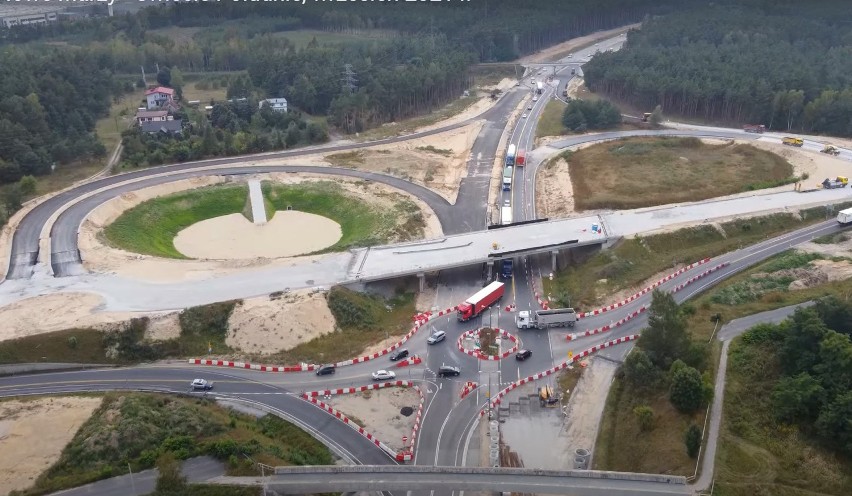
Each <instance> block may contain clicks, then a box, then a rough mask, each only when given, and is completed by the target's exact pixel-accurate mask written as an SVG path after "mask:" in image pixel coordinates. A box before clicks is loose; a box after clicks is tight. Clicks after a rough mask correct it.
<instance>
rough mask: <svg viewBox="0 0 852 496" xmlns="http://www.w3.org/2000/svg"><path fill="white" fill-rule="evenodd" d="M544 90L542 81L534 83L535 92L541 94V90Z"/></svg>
mask: <svg viewBox="0 0 852 496" xmlns="http://www.w3.org/2000/svg"><path fill="white" fill-rule="evenodd" d="M543 90H544V83H542V82H541V81H539V82H537V83H535V92H536V93H538V94H539V95H541V92H542V91H543Z"/></svg>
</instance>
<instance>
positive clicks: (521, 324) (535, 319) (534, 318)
mask: <svg viewBox="0 0 852 496" xmlns="http://www.w3.org/2000/svg"><path fill="white" fill-rule="evenodd" d="M576 322H577V312H575V311H574V309H573V308H554V309H552V310H536V311H535V312H531V311H528V310H522V311H520V312H518V315H516V316H515V324H516V325H517V326H518V329H532V328H536V329H544V328H545V327H574V323H576Z"/></svg>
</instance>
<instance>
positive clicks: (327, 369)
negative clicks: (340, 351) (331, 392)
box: [317, 363, 337, 375]
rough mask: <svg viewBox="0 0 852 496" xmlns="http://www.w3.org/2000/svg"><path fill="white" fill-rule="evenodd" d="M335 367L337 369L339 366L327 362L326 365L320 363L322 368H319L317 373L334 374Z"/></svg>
mask: <svg viewBox="0 0 852 496" xmlns="http://www.w3.org/2000/svg"><path fill="white" fill-rule="evenodd" d="M335 369H337V367H335V366H334V364H333V363H327V364H325V365H320V368H318V369H317V375H329V374H333V373H334V371H335Z"/></svg>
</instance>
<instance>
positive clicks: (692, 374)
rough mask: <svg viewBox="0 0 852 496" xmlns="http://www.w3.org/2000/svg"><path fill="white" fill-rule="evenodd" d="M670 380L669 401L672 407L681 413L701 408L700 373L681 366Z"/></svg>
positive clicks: (701, 387)
mask: <svg viewBox="0 0 852 496" xmlns="http://www.w3.org/2000/svg"><path fill="white" fill-rule="evenodd" d="M675 363H677V362H675ZM673 368H674V367H673ZM671 378H672V385H671V389H670V390H669V400H670V401H671V402H672V405H674V407H675V408H677V409H678V410H679V411H681V412H683V413H689V412H692V411H695V410H697V409H698V407H700V406H701V401H702V399H703V394H704V393H703V383H702V381H701V373H700V372H698V370H696V369H694V368H692V367H689V366H687V365H683V367H681V368H679V369H677V370H676V371H675V372H674V373H673V374H672V376H671Z"/></svg>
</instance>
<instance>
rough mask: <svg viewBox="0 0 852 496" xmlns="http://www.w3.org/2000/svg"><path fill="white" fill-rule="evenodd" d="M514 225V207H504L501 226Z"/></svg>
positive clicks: (501, 211)
mask: <svg viewBox="0 0 852 496" xmlns="http://www.w3.org/2000/svg"><path fill="white" fill-rule="evenodd" d="M511 223H512V207H510V206H508V205H507V206H504V207H501V208H500V225H501V226H508V225H509V224H511Z"/></svg>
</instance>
